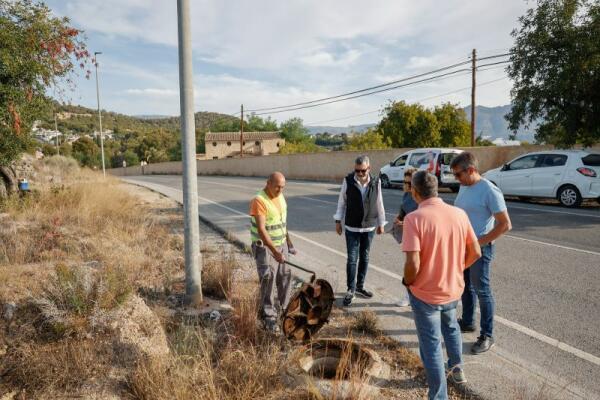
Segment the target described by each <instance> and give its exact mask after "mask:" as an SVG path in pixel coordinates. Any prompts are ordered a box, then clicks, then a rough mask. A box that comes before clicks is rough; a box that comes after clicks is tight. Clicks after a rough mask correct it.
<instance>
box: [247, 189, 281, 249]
mask: <svg viewBox="0 0 600 400" xmlns="http://www.w3.org/2000/svg"><path fill="white" fill-rule="evenodd" d="M256 198H257V199H258V201H260V202H262V203H263V204H264V205H265V207H266V208H267V215H266V220H265V228H266V230H267V233H268V234H269V237H270V238H271V241H272V242H273V245H274V246H281V245H282V244H283V243H285V240H286V234H287V228H286V220H287V203H286V202H285V199H284V198H283V195H279V205H280V206H281V211H279V209H278V208H277V207H276V206H275V204H274V203H273V201H272V200H271V199H270V198H269V196H268V195H267V193H265V191H264V190H261V191H260V192H258V193H257V194H256ZM250 219H251V225H250V237H251V239H252V243H254V242H256V241H258V240H260V235H259V234H258V224H257V223H256V218H254V216H251V218H250Z"/></svg>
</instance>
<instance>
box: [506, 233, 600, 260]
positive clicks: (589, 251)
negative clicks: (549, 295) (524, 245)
mask: <svg viewBox="0 0 600 400" xmlns="http://www.w3.org/2000/svg"><path fill="white" fill-rule="evenodd" d="M504 236H505V237H508V238H511V239H517V240H522V241H525V242H531V243H536V244H543V245H546V246H552V247H557V248H559V249H565V250H571V251H578V252H580V253H587V254H592V255H594V256H600V253H598V252H597V251H591V250H583V249H576V248H575V247H568V246H563V245H560V244H554V243H547V242H540V241H539V240H533V239H526V238H524V237H521V236H514V235H504Z"/></svg>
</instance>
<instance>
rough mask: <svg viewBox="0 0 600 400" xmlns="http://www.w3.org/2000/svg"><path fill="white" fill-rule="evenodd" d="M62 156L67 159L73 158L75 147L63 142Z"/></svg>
mask: <svg viewBox="0 0 600 400" xmlns="http://www.w3.org/2000/svg"><path fill="white" fill-rule="evenodd" d="M59 147H60V155H61V156H65V157H71V155H72V154H73V146H71V143H69V142H63V143H61V144H60V146H59Z"/></svg>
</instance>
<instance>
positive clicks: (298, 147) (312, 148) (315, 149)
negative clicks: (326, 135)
mask: <svg viewBox="0 0 600 400" xmlns="http://www.w3.org/2000/svg"><path fill="white" fill-rule="evenodd" d="M324 151H327V150H325V149H324V148H323V147H321V146H317V145H316V144H315V142H313V141H310V140H305V141H301V142H296V143H294V142H289V143H288V142H286V143H285V145H284V146H283V147H282V148H281V150H280V151H279V154H296V153H322V152H324Z"/></svg>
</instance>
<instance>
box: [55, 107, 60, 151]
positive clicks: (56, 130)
mask: <svg viewBox="0 0 600 400" xmlns="http://www.w3.org/2000/svg"><path fill="white" fill-rule="evenodd" d="M54 131H55V132H56V154H58V155H59V156H60V146H59V144H58V122H56V111H55V112H54Z"/></svg>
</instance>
